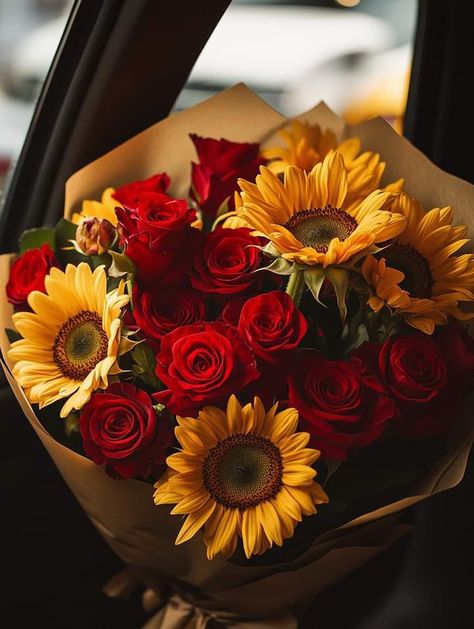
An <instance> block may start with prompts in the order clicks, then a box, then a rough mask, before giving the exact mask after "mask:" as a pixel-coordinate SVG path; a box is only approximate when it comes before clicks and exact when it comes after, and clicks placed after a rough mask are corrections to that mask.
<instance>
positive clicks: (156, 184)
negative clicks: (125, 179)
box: [112, 173, 171, 208]
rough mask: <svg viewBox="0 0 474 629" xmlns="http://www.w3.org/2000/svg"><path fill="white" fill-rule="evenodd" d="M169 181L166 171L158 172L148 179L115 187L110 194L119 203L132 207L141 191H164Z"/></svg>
mask: <svg viewBox="0 0 474 629" xmlns="http://www.w3.org/2000/svg"><path fill="white" fill-rule="evenodd" d="M170 183H171V180H170V178H169V177H168V175H167V174H166V173H159V174H158V175H153V177H149V178H148V179H143V180H141V181H132V182H131V183H127V184H125V185H124V186H120V188H117V190H115V192H114V193H113V194H112V197H113V198H114V199H117V201H118V202H119V203H121V204H122V205H124V206H125V207H128V208H134V207H135V206H136V204H137V202H138V201H139V200H140V197H141V195H142V194H143V193H146V192H162V193H165V192H166V191H167V190H168V188H169V185H170Z"/></svg>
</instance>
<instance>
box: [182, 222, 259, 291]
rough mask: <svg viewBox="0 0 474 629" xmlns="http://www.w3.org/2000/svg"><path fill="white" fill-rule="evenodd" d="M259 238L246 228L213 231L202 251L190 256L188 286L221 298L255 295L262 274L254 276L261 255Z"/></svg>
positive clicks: (206, 239) (207, 237)
mask: <svg viewBox="0 0 474 629" xmlns="http://www.w3.org/2000/svg"><path fill="white" fill-rule="evenodd" d="M261 244H262V241H261V240H260V238H257V237H256V236H251V235H250V230H249V229H247V228H246V227H239V228H237V229H217V230H216V231H214V232H211V233H210V234H207V235H206V237H205V240H204V245H203V248H202V250H199V251H198V252H197V253H196V255H195V256H194V261H193V271H192V273H191V283H192V285H193V286H194V288H197V289H198V290H201V291H205V292H212V293H218V294H221V295H239V294H242V293H245V292H248V291H253V292H255V291H257V290H258V288H259V287H260V286H261V284H262V282H263V279H264V273H263V272H256V271H257V269H258V268H259V267H260V264H261V260H262V255H261V252H260V250H259V249H257V247H258V246H260V245H261Z"/></svg>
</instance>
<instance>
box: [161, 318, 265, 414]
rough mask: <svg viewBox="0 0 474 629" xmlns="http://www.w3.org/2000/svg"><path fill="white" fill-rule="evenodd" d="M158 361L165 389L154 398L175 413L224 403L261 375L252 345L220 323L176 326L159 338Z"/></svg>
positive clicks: (184, 412) (188, 411)
mask: <svg viewBox="0 0 474 629" xmlns="http://www.w3.org/2000/svg"><path fill="white" fill-rule="evenodd" d="M156 360H157V365H156V375H157V376H158V378H159V379H160V380H161V381H162V382H163V383H164V384H165V385H166V386H167V387H168V389H167V390H166V391H160V392H159V393H155V394H154V396H153V397H154V398H155V399H156V400H158V401H159V402H161V403H162V404H164V405H165V406H166V407H167V408H168V410H169V411H171V412H172V413H175V414H178V415H187V414H190V413H192V412H194V411H196V410H199V409H200V408H202V407H203V406H206V405H207V404H219V403H224V402H226V401H227V399H228V398H229V396H230V395H231V394H232V393H236V394H237V393H238V392H239V391H240V390H241V389H243V388H244V387H245V385H247V384H248V383H249V382H251V381H252V380H255V379H256V378H258V376H259V372H258V370H257V367H256V364H255V358H254V356H253V354H252V352H251V350H250V348H249V347H248V346H247V345H246V344H245V343H244V342H243V341H242V339H241V338H240V337H239V335H238V332H237V330H236V329H235V328H232V327H230V326H227V325H225V324H223V323H220V322H214V323H200V324H194V325H186V326H183V327H180V328H176V330H174V331H173V332H170V333H169V334H167V335H166V336H164V337H163V338H162V341H161V351H160V353H159V354H158V355H157V357H156Z"/></svg>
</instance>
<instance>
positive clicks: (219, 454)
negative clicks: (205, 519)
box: [203, 434, 283, 511]
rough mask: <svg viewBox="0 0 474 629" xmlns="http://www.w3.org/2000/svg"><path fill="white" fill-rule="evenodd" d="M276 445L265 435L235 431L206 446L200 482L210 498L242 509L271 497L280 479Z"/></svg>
mask: <svg viewBox="0 0 474 629" xmlns="http://www.w3.org/2000/svg"><path fill="white" fill-rule="evenodd" d="M282 472H283V461H282V458H281V454H280V451H279V449H278V448H277V447H276V446H275V445H274V444H273V443H272V442H271V441H270V440H269V439H266V438H265V437H258V436H256V435H244V434H236V435H231V436H230V437H227V438H226V439H223V440H222V441H220V442H219V443H218V444H217V445H215V446H214V447H213V448H212V449H211V450H209V453H208V455H207V456H206V458H205V460H204V468H203V473H204V485H205V487H206V489H207V491H208V492H209V493H210V494H211V496H212V498H213V499H214V500H215V501H216V502H218V503H220V504H221V505H223V506H224V507H227V508H229V509H240V510H241V511H245V510H246V509H249V508H250V507H255V506H256V505H258V504H260V503H261V502H265V500H269V499H270V498H273V497H274V496H275V495H276V494H277V493H278V491H279V489H280V487H281V482H282Z"/></svg>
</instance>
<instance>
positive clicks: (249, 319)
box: [238, 291, 308, 361]
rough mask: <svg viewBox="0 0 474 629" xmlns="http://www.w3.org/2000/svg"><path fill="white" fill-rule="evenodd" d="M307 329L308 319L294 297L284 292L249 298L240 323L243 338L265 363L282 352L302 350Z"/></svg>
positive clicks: (276, 358)
mask: <svg viewBox="0 0 474 629" xmlns="http://www.w3.org/2000/svg"><path fill="white" fill-rule="evenodd" d="M307 328H308V325H307V323H306V319H305V318H304V316H303V315H302V314H301V312H300V311H299V310H298V308H295V305H294V303H293V300H292V299H291V297H290V296H289V295H287V294H286V293H283V292H281V291H271V292H269V293H264V294H263V295H257V296H256V297H252V298H251V299H249V300H248V301H247V302H246V303H245V304H244V306H243V308H242V310H241V313H240V317H239V324H238V330H239V334H240V335H241V337H242V338H243V339H244V340H245V341H246V342H247V344H248V345H249V346H250V347H251V348H252V349H253V351H254V353H255V354H256V355H257V356H259V357H260V358H262V359H263V360H265V361H276V360H278V359H279V358H281V353H282V352H288V351H289V350H293V349H295V348H296V347H298V345H299V343H300V341H301V340H302V338H303V337H304V335H305V334H306V330H307Z"/></svg>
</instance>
